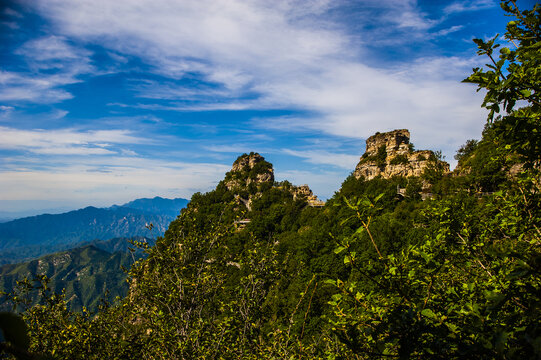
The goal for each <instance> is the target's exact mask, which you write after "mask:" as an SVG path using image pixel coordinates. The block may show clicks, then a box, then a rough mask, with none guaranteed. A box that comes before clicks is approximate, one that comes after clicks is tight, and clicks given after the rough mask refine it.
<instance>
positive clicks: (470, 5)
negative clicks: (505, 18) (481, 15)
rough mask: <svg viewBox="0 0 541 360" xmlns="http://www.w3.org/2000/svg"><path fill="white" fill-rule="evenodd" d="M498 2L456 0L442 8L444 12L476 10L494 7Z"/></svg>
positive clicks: (491, 0) (492, 0)
mask: <svg viewBox="0 0 541 360" xmlns="http://www.w3.org/2000/svg"><path fill="white" fill-rule="evenodd" d="M497 5H498V2H497V1H495V0H465V1H456V2H454V3H452V4H450V5H448V6H446V7H445V8H444V10H443V11H444V12H445V13H446V14H453V13H461V12H465V11H478V10H484V9H487V8H491V7H495V6H497Z"/></svg>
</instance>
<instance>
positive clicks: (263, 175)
mask: <svg viewBox="0 0 541 360" xmlns="http://www.w3.org/2000/svg"><path fill="white" fill-rule="evenodd" d="M273 182H274V170H273V169H272V165H271V164H270V163H268V162H266V161H265V158H264V157H263V156H261V155H259V154H258V153H250V154H244V155H241V156H239V157H238V158H237V160H235V162H234V163H233V166H232V168H231V171H230V172H228V173H227V174H226V177H225V186H226V187H227V189H228V190H231V191H235V190H239V189H243V188H247V187H248V186H250V184H252V183H254V184H255V185H259V184H262V183H271V184H272V183H273Z"/></svg>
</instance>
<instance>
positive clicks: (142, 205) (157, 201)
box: [115, 196, 190, 217]
mask: <svg viewBox="0 0 541 360" xmlns="http://www.w3.org/2000/svg"><path fill="white" fill-rule="evenodd" d="M189 202H190V200H187V199H182V198H176V199H164V198H162V197H159V196H156V197H155V198H153V199H149V198H143V199H137V200H133V201H130V202H128V203H126V204H124V205H121V207H125V208H130V209H137V210H142V211H146V212H151V213H155V214H163V215H169V216H172V217H177V215H178V214H179V213H180V209H183V208H185V207H186V205H188V203H189ZM115 207H118V206H115Z"/></svg>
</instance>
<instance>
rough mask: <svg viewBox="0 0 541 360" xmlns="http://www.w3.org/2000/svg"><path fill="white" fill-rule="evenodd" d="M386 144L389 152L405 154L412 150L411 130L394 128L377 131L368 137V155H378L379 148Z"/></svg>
mask: <svg viewBox="0 0 541 360" xmlns="http://www.w3.org/2000/svg"><path fill="white" fill-rule="evenodd" d="M383 145H385V150H386V151H387V153H389V154H396V155H403V154H407V153H408V152H409V150H410V132H409V130H408V129H400V130H393V131H389V132H386V133H379V132H378V133H376V134H375V135H372V136H370V137H369V138H368V139H366V151H365V153H366V154H367V155H368V156H373V155H376V154H377V152H378V150H379V149H380V148H381V147H382V146H383Z"/></svg>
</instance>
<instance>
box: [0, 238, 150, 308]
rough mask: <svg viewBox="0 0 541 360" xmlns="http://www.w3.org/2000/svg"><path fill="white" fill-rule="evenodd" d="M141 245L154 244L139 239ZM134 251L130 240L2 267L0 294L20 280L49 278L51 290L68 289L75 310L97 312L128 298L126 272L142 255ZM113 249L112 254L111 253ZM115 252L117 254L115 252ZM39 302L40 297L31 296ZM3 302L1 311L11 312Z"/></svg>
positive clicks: (88, 245) (95, 243)
mask: <svg viewBox="0 0 541 360" xmlns="http://www.w3.org/2000/svg"><path fill="white" fill-rule="evenodd" d="M138 240H139V241H149V242H153V240H151V239H144V238H138ZM128 247H132V248H133V246H132V245H130V244H129V242H128V239H126V238H116V239H110V240H107V241H96V242H93V243H91V244H86V245H84V246H82V247H77V248H74V249H70V250H67V251H62V252H58V253H54V254H49V255H46V256H43V257H40V258H39V259H36V260H32V261H28V262H24V263H18V264H7V265H3V266H0V290H3V291H7V292H11V291H12V290H13V289H14V287H15V286H16V281H17V280H22V279H23V278H24V277H28V278H29V279H32V278H33V277H34V276H35V275H37V274H40V275H46V276H47V277H48V278H49V279H51V283H50V286H51V288H52V289H53V290H54V291H55V292H57V293H61V292H62V289H65V294H66V299H68V300H69V302H68V303H69V305H70V307H71V308H72V309H73V310H80V309H82V307H83V306H85V307H87V308H88V309H90V310H96V309H97V306H98V304H99V301H100V299H102V298H105V299H106V300H108V301H112V300H113V299H114V298H115V297H116V296H125V295H126V294H127V291H128V284H127V282H126V276H127V275H126V272H125V271H123V268H129V267H130V266H131V264H132V263H133V262H134V260H136V259H138V258H140V257H141V256H142V255H143V254H142V252H141V251H136V252H134V253H133V255H132V253H131V252H130V251H128ZM108 249H109V250H108ZM111 250H115V251H111ZM30 296H31V300H32V301H33V302H34V303H35V302H36V301H37V298H38V297H37V293H33V294H30ZM2 300H3V299H0V310H9V305H10V304H9V303H3V301H2Z"/></svg>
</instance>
